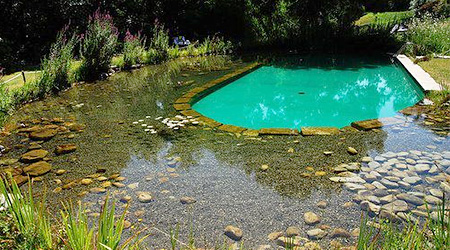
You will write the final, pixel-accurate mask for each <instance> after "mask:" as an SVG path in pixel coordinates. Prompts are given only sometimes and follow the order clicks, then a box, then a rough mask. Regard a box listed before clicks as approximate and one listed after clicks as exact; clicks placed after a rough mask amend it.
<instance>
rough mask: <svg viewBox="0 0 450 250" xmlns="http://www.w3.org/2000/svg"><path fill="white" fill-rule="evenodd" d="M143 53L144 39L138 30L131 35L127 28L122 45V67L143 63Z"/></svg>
mask: <svg viewBox="0 0 450 250" xmlns="http://www.w3.org/2000/svg"><path fill="white" fill-rule="evenodd" d="M144 53H145V39H144V38H141V34H140V32H139V33H138V34H137V35H132V34H131V33H130V31H129V30H127V33H126V35H125V40H124V45H123V61H124V67H125V68H130V67H131V66H132V65H134V64H137V63H143V56H144Z"/></svg>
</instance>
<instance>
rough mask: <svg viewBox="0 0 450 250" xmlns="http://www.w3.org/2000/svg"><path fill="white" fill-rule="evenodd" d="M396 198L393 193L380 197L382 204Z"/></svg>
mask: <svg viewBox="0 0 450 250" xmlns="http://www.w3.org/2000/svg"><path fill="white" fill-rule="evenodd" d="M394 200H395V196H394V195H393V194H389V195H386V196H383V197H381V198H380V203H381V204H388V203H391V202H393V201H394Z"/></svg>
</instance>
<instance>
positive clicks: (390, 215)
mask: <svg viewBox="0 0 450 250" xmlns="http://www.w3.org/2000/svg"><path fill="white" fill-rule="evenodd" d="M379 217H380V219H386V220H389V221H391V222H400V221H401V219H400V217H398V216H397V215H396V214H395V213H394V212H392V211H388V210H384V209H382V210H381V211H380V215H379Z"/></svg>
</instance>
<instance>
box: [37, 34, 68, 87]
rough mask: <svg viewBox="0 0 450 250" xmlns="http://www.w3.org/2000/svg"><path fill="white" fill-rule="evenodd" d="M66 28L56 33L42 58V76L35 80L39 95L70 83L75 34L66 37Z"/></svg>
mask: <svg viewBox="0 0 450 250" xmlns="http://www.w3.org/2000/svg"><path fill="white" fill-rule="evenodd" d="M67 29H68V27H67V26H66V27H65V28H64V29H63V30H62V31H60V32H59V33H58V36H57V38H56V42H54V43H53V44H52V46H51V47H50V53H49V55H48V56H47V57H45V58H44V59H43V60H42V63H41V70H42V77H41V79H40V80H39V81H38V82H37V85H38V86H37V87H38V89H39V94H40V95H43V94H46V93H48V92H50V91H54V92H57V91H60V90H62V89H65V88H68V87H69V86H70V84H71V82H70V81H69V77H68V76H69V70H70V68H71V63H72V61H73V50H74V47H75V44H76V42H77V41H76V38H75V36H72V37H70V38H67V34H66V33H67Z"/></svg>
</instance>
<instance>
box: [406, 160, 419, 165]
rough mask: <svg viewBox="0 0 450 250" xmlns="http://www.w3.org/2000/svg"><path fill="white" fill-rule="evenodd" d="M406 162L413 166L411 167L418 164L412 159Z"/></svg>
mask: <svg viewBox="0 0 450 250" xmlns="http://www.w3.org/2000/svg"><path fill="white" fill-rule="evenodd" d="M405 162H406V163H408V164H411V165H414V164H416V161H415V160H413V159H411V158H408V159H406V160H405Z"/></svg>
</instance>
